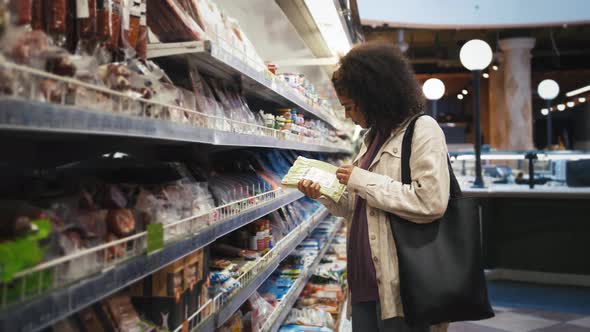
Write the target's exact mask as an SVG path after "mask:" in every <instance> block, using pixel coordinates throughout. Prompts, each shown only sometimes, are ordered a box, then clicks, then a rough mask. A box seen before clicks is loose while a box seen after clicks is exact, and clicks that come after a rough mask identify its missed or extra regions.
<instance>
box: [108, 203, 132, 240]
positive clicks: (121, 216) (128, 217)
mask: <svg viewBox="0 0 590 332" xmlns="http://www.w3.org/2000/svg"><path fill="white" fill-rule="evenodd" d="M107 224H108V225H109V231H111V232H112V233H113V234H115V235H117V236H121V237H124V236H128V235H130V234H131V233H132V232H133V231H134V230H135V216H134V215H133V213H132V212H131V210H129V209H117V210H110V211H109V214H108V215H107Z"/></svg>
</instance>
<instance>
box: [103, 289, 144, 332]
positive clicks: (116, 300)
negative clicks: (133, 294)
mask: <svg viewBox="0 0 590 332" xmlns="http://www.w3.org/2000/svg"><path fill="white" fill-rule="evenodd" d="M102 304H103V307H106V308H107V310H108V312H109V314H110V315H109V318H111V319H112V323H113V326H114V327H115V329H116V330H117V331H120V332H136V331H140V327H139V325H140V319H139V315H138V314H137V312H136V311H135V308H134V307H133V304H132V303H131V298H130V297H129V296H127V295H125V294H117V295H114V296H112V297H110V298H108V299H106V300H104V301H103V303H102Z"/></svg>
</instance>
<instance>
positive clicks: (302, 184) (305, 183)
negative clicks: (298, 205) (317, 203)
mask: <svg viewBox="0 0 590 332" xmlns="http://www.w3.org/2000/svg"><path fill="white" fill-rule="evenodd" d="M297 188H298V189H299V191H301V192H302V193H304V194H305V196H307V197H309V198H312V199H318V198H320V196H322V194H321V193H320V188H321V186H320V184H319V183H315V182H313V181H311V180H306V179H301V180H300V181H299V183H298V184H297Z"/></svg>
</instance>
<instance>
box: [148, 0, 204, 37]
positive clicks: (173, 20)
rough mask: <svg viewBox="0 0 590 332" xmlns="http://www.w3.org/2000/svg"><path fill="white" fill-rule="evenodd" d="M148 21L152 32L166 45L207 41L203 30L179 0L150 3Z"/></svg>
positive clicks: (162, 0)
mask: <svg viewBox="0 0 590 332" xmlns="http://www.w3.org/2000/svg"><path fill="white" fill-rule="evenodd" d="M147 21H148V22H147V23H148V25H149V27H150V28H151V30H152V32H153V33H154V34H155V35H156V36H157V37H158V39H160V41H162V42H165V43H173V42H183V41H196V40H203V39H205V38H204V36H205V33H204V31H203V29H201V27H200V26H199V24H197V22H195V21H194V20H193V19H192V18H191V17H190V15H188V14H187V13H186V12H185V10H184V9H183V7H182V6H181V5H179V3H178V2H177V0H158V1H148V2H147Z"/></svg>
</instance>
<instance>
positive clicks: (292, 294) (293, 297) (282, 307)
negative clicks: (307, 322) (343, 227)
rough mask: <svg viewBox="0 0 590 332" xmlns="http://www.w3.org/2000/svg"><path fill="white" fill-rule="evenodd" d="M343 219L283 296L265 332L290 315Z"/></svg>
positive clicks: (275, 328) (274, 327) (275, 327)
mask: <svg viewBox="0 0 590 332" xmlns="http://www.w3.org/2000/svg"><path fill="white" fill-rule="evenodd" d="M341 222H342V220H341V219H339V222H338V223H337V224H336V225H335V227H334V230H333V232H332V233H331V234H330V237H329V238H328V240H327V241H326V243H325V245H324V247H323V248H322V250H321V251H320V252H319V254H318V255H317V257H316V258H315V260H314V261H313V263H312V264H311V266H309V267H308V268H307V269H305V271H304V272H303V273H301V275H300V276H299V278H298V279H297V281H296V282H295V283H294V284H293V286H292V287H291V289H290V290H289V292H288V293H287V295H285V297H284V298H283V300H282V301H281V303H280V304H279V305H278V306H277V307H276V308H275V309H274V311H273V313H272V315H271V317H270V318H269V319H268V320H267V321H266V323H265V324H264V326H263V327H262V331H263V332H276V331H278V330H279V328H280V327H281V325H282V324H283V322H284V321H285V319H286V318H287V316H288V315H289V311H290V310H291V309H292V308H293V305H295V302H297V299H298V298H299V294H301V292H302V291H303V288H304V287H305V285H306V284H307V282H308V281H309V279H310V278H311V277H312V276H313V274H314V273H315V271H316V270H317V268H318V266H319V265H320V262H321V261H322V258H323V257H324V256H325V255H326V252H327V251H328V248H330V244H331V243H332V241H334V237H336V234H337V233H338V229H339V228H340V224H341Z"/></svg>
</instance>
